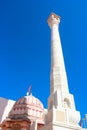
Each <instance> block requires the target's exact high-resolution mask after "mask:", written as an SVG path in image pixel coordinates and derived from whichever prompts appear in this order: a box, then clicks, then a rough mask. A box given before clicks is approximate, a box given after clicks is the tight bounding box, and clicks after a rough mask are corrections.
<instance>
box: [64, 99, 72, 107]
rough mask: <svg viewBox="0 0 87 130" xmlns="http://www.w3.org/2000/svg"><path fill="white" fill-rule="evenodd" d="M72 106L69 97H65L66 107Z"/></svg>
mask: <svg viewBox="0 0 87 130" xmlns="http://www.w3.org/2000/svg"><path fill="white" fill-rule="evenodd" d="M70 107H71V106H70V101H69V99H68V98H65V99H64V108H70Z"/></svg>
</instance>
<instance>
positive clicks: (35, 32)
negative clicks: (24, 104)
mask: <svg viewBox="0 0 87 130" xmlns="http://www.w3.org/2000/svg"><path fill="white" fill-rule="evenodd" d="M51 12H54V13H56V14H58V15H60V16H61V23H60V28H59V30H60V36H61V42H62V48H63V53H64V59H65V65H66V71H67V77H68V82H69V90H70V93H72V94H74V98H75V103H76V108H77V110H79V111H81V114H82V116H84V114H85V113H86V112H87V0H1V1H0V96H1V97H4V98H8V99H13V100H17V99H18V98H20V97H22V96H25V95H26V92H27V89H28V87H29V85H30V84H32V93H33V95H34V96H36V97H38V98H39V99H40V100H41V101H42V102H43V104H44V106H45V107H47V98H48V96H49V92H50V29H49V27H48V25H47V18H48V16H49V15H50V13H51Z"/></svg>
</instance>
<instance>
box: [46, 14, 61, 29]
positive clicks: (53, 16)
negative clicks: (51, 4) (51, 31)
mask: <svg viewBox="0 0 87 130" xmlns="http://www.w3.org/2000/svg"><path fill="white" fill-rule="evenodd" d="M47 22H48V25H49V26H50V28H51V27H52V26H53V25H54V24H56V25H58V24H59V23H60V16H58V15H56V14H54V13H51V14H50V16H49V18H48V20H47Z"/></svg>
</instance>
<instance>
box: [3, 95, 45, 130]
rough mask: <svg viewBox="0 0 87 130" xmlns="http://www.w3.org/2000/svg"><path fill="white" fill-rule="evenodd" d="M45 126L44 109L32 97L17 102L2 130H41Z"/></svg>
mask: <svg viewBox="0 0 87 130" xmlns="http://www.w3.org/2000/svg"><path fill="white" fill-rule="evenodd" d="M42 126H44V107H43V104H42V103H41V101H40V100H39V99H37V98H35V97H34V96H32V95H29V96H24V97H22V98H20V99H19V100H18V101H16V102H15V104H14V105H13V108H12V109H11V111H10V112H9V114H8V117H7V118H6V119H5V120H4V121H3V122H2V124H1V127H2V130H39V128H41V127H42Z"/></svg>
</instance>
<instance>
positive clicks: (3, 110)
mask: <svg viewBox="0 0 87 130" xmlns="http://www.w3.org/2000/svg"><path fill="white" fill-rule="evenodd" d="M14 103H15V101H13V100H9V99H5V98H2V97H0V123H1V122H2V121H3V120H4V119H5V118H6V117H7V116H8V113H9V112H10V110H11V109H12V107H13V105H14Z"/></svg>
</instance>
